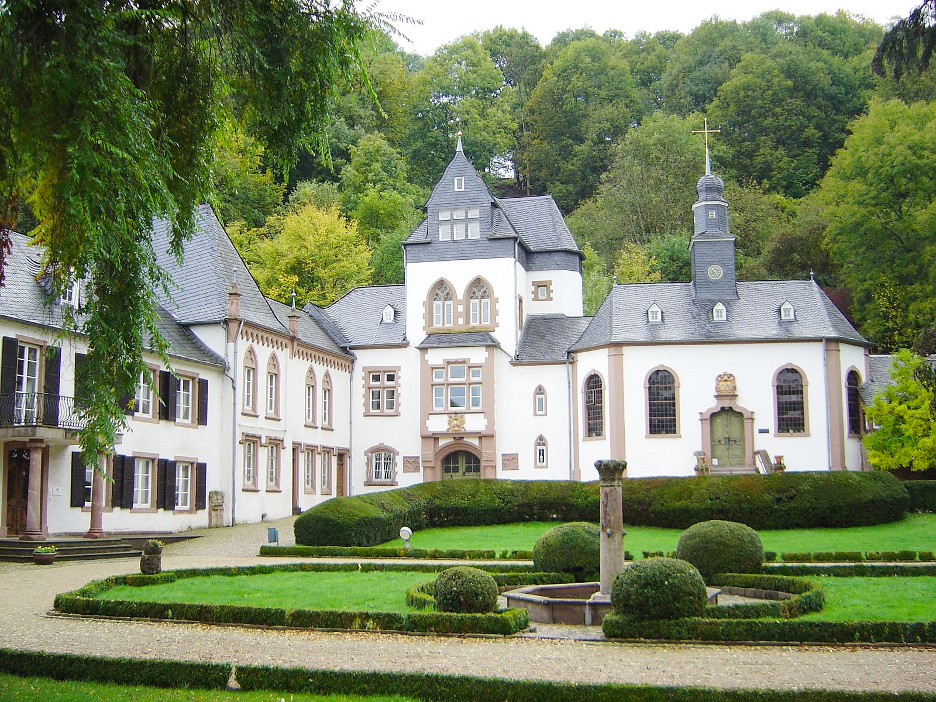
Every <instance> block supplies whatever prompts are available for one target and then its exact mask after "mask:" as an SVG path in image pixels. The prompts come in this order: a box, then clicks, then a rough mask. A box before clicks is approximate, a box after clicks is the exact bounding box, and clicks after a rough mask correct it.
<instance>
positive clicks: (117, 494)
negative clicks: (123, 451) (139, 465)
mask: <svg viewBox="0 0 936 702" xmlns="http://www.w3.org/2000/svg"><path fill="white" fill-rule="evenodd" d="M111 464H112V466H113V468H112V469H111V470H112V471H113V478H114V484H113V486H112V488H111V506H112V507H123V472H124V465H123V456H118V455H117V454H114V458H113V460H112V461H111Z"/></svg>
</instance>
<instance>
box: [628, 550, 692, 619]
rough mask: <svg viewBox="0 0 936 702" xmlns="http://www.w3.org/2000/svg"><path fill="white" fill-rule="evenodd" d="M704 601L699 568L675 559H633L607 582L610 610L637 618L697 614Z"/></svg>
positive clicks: (677, 617) (672, 617)
mask: <svg viewBox="0 0 936 702" xmlns="http://www.w3.org/2000/svg"><path fill="white" fill-rule="evenodd" d="M707 601H708V597H707V595H706V591H705V582H703V580H702V576H701V575H700V574H699V571H698V570H696V568H695V567H694V566H693V565H692V564H690V563H687V562H686V561H680V560H678V559H676V558H648V559H646V560H643V561H637V562H636V563H634V564H632V565H630V566H628V567H627V568H625V569H624V570H622V571H621V572H620V573H618V575H617V577H616V578H615V579H614V583H613V584H612V585H611V606H612V607H614V611H615V612H617V613H618V614H620V615H622V616H624V617H628V618H631V619H634V620H638V621H645V620H650V619H682V618H683V617H698V616H699V615H701V614H702V612H703V611H705V603H706V602H707Z"/></svg>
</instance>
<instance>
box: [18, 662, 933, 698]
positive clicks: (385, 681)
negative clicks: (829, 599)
mask: <svg viewBox="0 0 936 702" xmlns="http://www.w3.org/2000/svg"><path fill="white" fill-rule="evenodd" d="M38 671H41V672H42V674H43V675H45V676H46V677H49V678H53V679H56V680H87V681H91V682H101V683H117V684H124V685H145V686H150V687H162V688H176V687H183V686H184V687H185V688H187V689H190V688H196V689H208V690H222V689H224V688H225V686H226V685H227V681H228V677H229V676H230V674H231V666H230V665H228V664H225V663H194V662H189V661H162V660H142V659H141V660H135V659H130V658H104V657H98V656H83V655H72V654H55V653H37V652H34V651H14V650H9V649H0V672H3V673H11V674H14V675H22V676H33V675H36V673H37V672H38ZM236 676H237V682H238V684H239V685H240V687H241V690H244V691H274V692H276V693H279V694H280V695H283V694H284V693H285V694H290V693H291V694H297V693H313V694H319V695H372V696H378V695H380V696H388V697H389V696H400V697H407V698H411V699H412V698H415V699H419V700H425V701H426V702H492V701H496V700H511V702H608V701H609V700H620V701H621V702H662V701H664V700H665V701H666V702H924V701H925V700H931V699H932V695H931V694H929V693H922V692H896V693H895V692H845V691H823V690H811V689H801V690H738V689H727V690H719V689H714V688H703V687H656V686H652V685H620V684H615V683H605V684H598V683H595V684H589V683H561V682H550V681H546V680H517V679H511V678H479V677H469V676H463V675H441V674H438V673H422V672H412V673H409V672H387V673H385V672H376V671H359V670H355V671H345V670H309V669H306V668H273V667H266V666H251V665H243V666H240V665H239V666H237V670H236Z"/></svg>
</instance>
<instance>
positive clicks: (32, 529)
mask: <svg viewBox="0 0 936 702" xmlns="http://www.w3.org/2000/svg"><path fill="white" fill-rule="evenodd" d="M43 445H44V442H43V441H40V440H36V439H32V440H30V442H29V444H28V448H29V491H28V493H27V496H26V532H25V533H24V534H23V535H22V536H21V537H20V538H21V539H22V540H23V541H43V540H44V539H45V537H44V536H43V535H42V448H43Z"/></svg>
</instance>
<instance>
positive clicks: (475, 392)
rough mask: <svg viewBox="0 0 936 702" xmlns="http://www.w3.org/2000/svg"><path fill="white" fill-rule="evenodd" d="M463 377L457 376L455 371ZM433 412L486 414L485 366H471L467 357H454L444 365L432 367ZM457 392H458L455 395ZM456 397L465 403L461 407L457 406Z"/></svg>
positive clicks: (476, 364) (478, 364) (473, 364)
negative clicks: (460, 369) (455, 403)
mask: <svg viewBox="0 0 936 702" xmlns="http://www.w3.org/2000/svg"><path fill="white" fill-rule="evenodd" d="M457 368H463V369H464V370H463V372H462V371H458V373H459V375H456V376H453V370H454V369H457ZM430 372H431V375H430V378H431V381H430V382H431V385H432V389H431V393H432V413H434V414H458V413H467V412H483V411H484V381H483V377H484V366H483V364H480V363H471V362H470V361H469V360H468V359H466V358H453V359H449V360H447V361H445V362H444V363H443V364H442V365H438V366H431V367H430ZM453 390H454V392H453ZM453 398H456V400H455V401H456V402H457V401H458V400H463V404H461V405H453V404H452V402H453Z"/></svg>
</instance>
